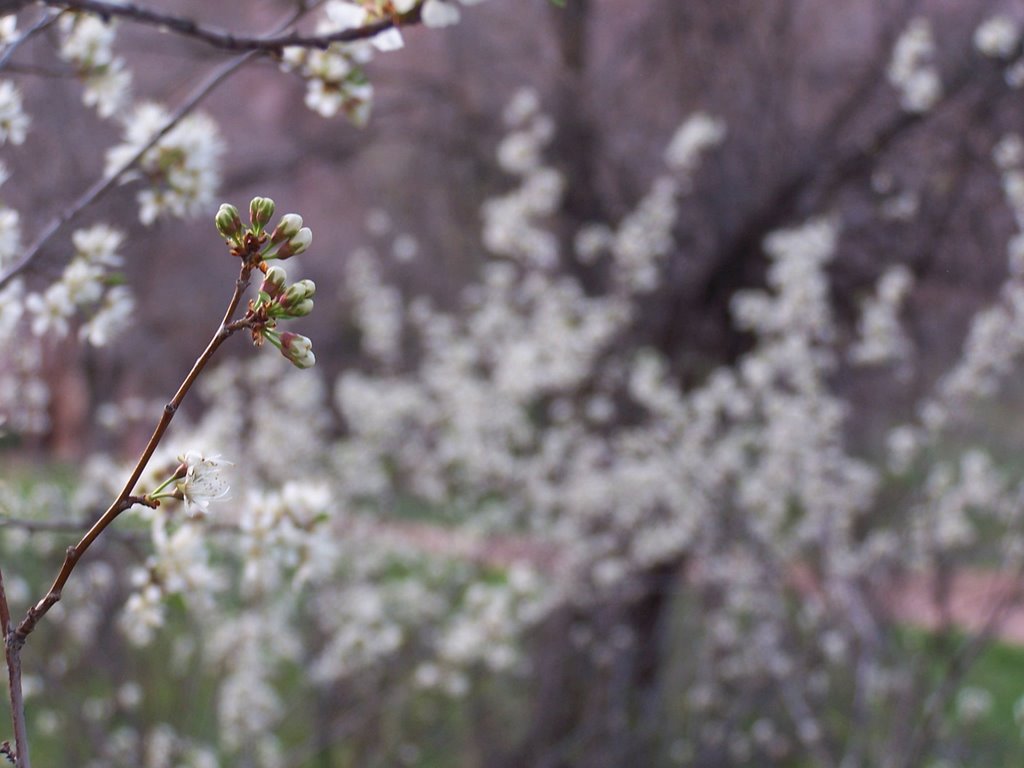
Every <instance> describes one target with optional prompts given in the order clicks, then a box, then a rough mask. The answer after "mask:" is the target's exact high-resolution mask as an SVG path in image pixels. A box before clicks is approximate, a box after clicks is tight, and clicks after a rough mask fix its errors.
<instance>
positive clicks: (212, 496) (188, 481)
mask: <svg viewBox="0 0 1024 768" xmlns="http://www.w3.org/2000/svg"><path fill="white" fill-rule="evenodd" d="M178 458H179V460H180V461H181V463H182V464H185V465H186V469H185V476H184V477H183V478H182V479H181V480H179V481H178V482H177V483H176V484H175V487H176V488H177V489H178V490H179V491H180V492H181V495H182V497H183V498H184V501H185V505H186V508H187V509H188V511H189V514H192V515H205V514H206V513H207V512H208V511H209V507H210V502H211V501H223V500H225V499H226V498H227V496H228V493H229V491H230V490H231V486H230V485H229V484H228V481H227V480H226V479H225V477H224V468H225V467H227V466H230V465H231V462H228V461H225V460H224V459H222V458H221V457H220V456H204V455H203V454H201V453H199V452H198V451H189V452H188V453H186V454H184V455H183V456H179V457H178Z"/></svg>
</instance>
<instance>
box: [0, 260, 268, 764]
mask: <svg viewBox="0 0 1024 768" xmlns="http://www.w3.org/2000/svg"><path fill="white" fill-rule="evenodd" d="M251 270H252V266H251V265H249V264H243V265H242V268H241V271H240V273H239V276H238V280H237V281H236V282H235V289H234V292H233V293H232V294H231V300H230V301H229V302H228V307H227V309H226V310H225V312H224V318H223V319H222V320H221V322H220V326H219V327H218V328H217V332H216V333H214V334H213V338H211V339H210V341H209V343H208V344H207V345H206V349H204V350H203V353H202V354H201V355H199V357H198V358H197V359H196V362H195V364H194V365H193V366H192V370H190V371H189V372H188V375H187V376H186V377H185V380H184V381H182V383H181V385H180V386H179V387H178V391H177V392H175V393H174V397H172V398H171V399H170V401H169V402H168V403H167V405H165V406H164V410H163V413H162V414H161V415H160V421H159V422H157V425H156V429H154V430H153V434H152V436H151V437H150V438H149V442H148V443H147V444H146V447H145V449H144V450H143V451H142V455H141V456H139V460H138V461H137V462H136V463H135V469H133V470H132V473H131V476H130V477H129V478H128V480H127V482H126V483H125V484H124V487H123V488H122V489H121V493H119V494H118V496H117V498H116V499H114V502H113V503H112V504H111V505H110V507H109V508H108V509H107V511H106V512H104V513H103V514H102V515H101V516H100V518H99V519H98V520H97V521H96V522H95V523H93V525H92V527H91V528H90V529H89V530H88V531H86V532H85V535H83V536H82V538H81V539H80V540H79V542H78V543H77V544H75V545H73V546H70V547H68V549H67V553H66V554H65V556H64V563H63V565H61V568H60V571H59V572H58V573H57V577H56V578H55V579H54V581H53V584H52V585H51V586H50V589H49V590H48V591H47V593H46V594H45V595H44V596H43V597H42V598H41V599H40V600H39V601H38V602H37V603H36V604H35V605H33V606H32V607H31V608H29V609H28V612H27V613H26V614H25V618H23V619H22V620H21V623H20V624H19V625H18V628H17V629H16V630H14V631H13V632H12V633H10V634H9V636H8V641H7V645H8V647H9V648H13V649H14V650H15V651H18V650H20V649H21V647H22V646H23V645H24V644H25V640H26V639H27V638H28V636H29V635H30V634H31V633H32V630H34V629H35V627H36V624H38V623H39V620H40V619H41V618H43V616H45V615H46V614H47V612H48V611H49V610H50V609H51V608H52V607H53V606H54V605H56V603H57V602H58V601H59V600H60V596H61V592H62V591H63V589H64V585H65V584H67V581H68V579H69V578H70V576H71V573H72V571H74V569H75V566H76V565H77V564H78V561H79V560H81V559H82V556H83V555H84V554H85V553H86V551H87V550H88V549H89V547H90V546H91V545H92V543H93V542H94V541H95V540H96V539H97V538H98V537H99V536H100V534H102V533H103V531H104V530H106V529H107V527H108V526H109V525H110V524H111V523H113V522H114V520H116V519H117V517H118V516H119V515H120V514H121V513H122V512H124V511H125V510H126V509H129V508H130V507H133V506H135V505H136V504H146V505H147V506H155V504H156V503H155V502H152V501H149V500H147V499H146V498H145V497H138V496H132V495H131V493H132V490H134V488H135V484H136V483H138V481H139V478H140V477H142V473H143V472H144V471H145V470H146V466H147V465H148V464H149V460H150V459H151V458H152V457H153V453H154V452H155V451H156V449H157V446H159V445H160V441H161V440H162V439H163V436H164V433H166V432H167V428H168V427H169V426H170V424H171V420H172V419H173V418H174V414H175V413H177V411H178V407H179V406H180V405H181V403H182V401H183V400H184V399H185V395H187V394H188V391H189V389H191V388H192V384H193V383H195V380H196V379H197V378H198V377H199V374H201V373H202V372H203V369H204V368H206V364H207V363H209V362H210V358H212V357H213V355H214V353H215V352H216V351H217V349H218V348H219V347H220V345H221V344H223V343H224V342H225V341H226V340H227V339H228V338H229V337H230V336H231V335H233V334H234V333H236V332H237V331H238V330H239V329H240V328H241V327H244V326H243V325H241V324H240V323H241V322H242V321H239V322H236V323H232V322H231V318H232V317H233V316H234V314H235V311H236V310H237V309H238V304H239V302H240V301H241V299H242V294H243V293H244V292H245V289H246V288H247V287H248V285H249V274H250V272H251ZM19 768H20V767H19Z"/></svg>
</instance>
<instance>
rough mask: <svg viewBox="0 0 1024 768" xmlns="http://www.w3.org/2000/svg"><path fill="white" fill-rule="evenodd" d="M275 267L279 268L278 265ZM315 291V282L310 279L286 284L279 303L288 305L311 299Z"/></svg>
mask: <svg viewBox="0 0 1024 768" xmlns="http://www.w3.org/2000/svg"><path fill="white" fill-rule="evenodd" d="M277 269H280V267H277ZM268 274H269V273H268ZM315 293H316V283H314V282H313V281H312V280H299V282H297V283H295V284H293V285H289V286H288V290H287V291H285V292H284V296H283V297H282V298H281V303H282V304H284V305H285V306H287V307H290V306H292V305H294V304H298V303H299V302H300V301H305V300H306V299H312V298H313V295H314V294H315Z"/></svg>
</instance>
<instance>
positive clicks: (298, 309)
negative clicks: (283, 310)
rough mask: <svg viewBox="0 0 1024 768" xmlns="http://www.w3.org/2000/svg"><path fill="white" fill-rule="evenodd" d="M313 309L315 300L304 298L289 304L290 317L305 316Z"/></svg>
mask: <svg viewBox="0 0 1024 768" xmlns="http://www.w3.org/2000/svg"><path fill="white" fill-rule="evenodd" d="M312 311H313V300H312V299H303V300H302V301H300V302H298V303H296V304H289V305H288V316H289V317H305V316H306V315H308V314H309V313H310V312H312Z"/></svg>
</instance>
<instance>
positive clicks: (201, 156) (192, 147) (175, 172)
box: [106, 102, 224, 224]
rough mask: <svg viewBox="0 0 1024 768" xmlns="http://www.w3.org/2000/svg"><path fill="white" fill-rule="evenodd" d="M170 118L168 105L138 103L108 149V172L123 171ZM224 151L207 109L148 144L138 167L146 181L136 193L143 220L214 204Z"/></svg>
mask: <svg viewBox="0 0 1024 768" xmlns="http://www.w3.org/2000/svg"><path fill="white" fill-rule="evenodd" d="M170 119H171V116H170V114H169V113H168V112H167V110H166V109H164V107H162V106H161V105H159V104H155V103H152V102H148V103H144V104H140V105H139V106H137V107H136V108H135V109H134V110H133V111H132V112H131V113H130V114H129V115H128V116H126V118H125V121H124V141H123V143H122V144H119V145H117V146H115V147H113V148H112V149H110V150H108V151H107V158H106V161H107V162H106V173H107V174H108V175H111V174H113V173H117V172H119V171H121V170H122V169H123V168H124V167H125V166H127V165H128V163H129V161H130V160H131V159H132V158H133V157H134V156H135V155H136V154H138V152H139V151H140V150H141V149H142V147H143V146H145V145H146V144H148V143H149V142H150V140H151V139H152V138H153V136H154V135H156V134H158V133H159V132H161V131H163V130H164V129H165V128H166V127H167V125H168V124H169V121H170ZM223 152H224V144H223V141H222V140H221V137H220V133H219V130H218V128H217V124H216V123H215V122H214V121H213V119H212V118H210V117H209V116H207V115H205V114H201V113H200V114H192V115H189V116H188V117H186V118H184V119H183V120H181V121H180V122H179V123H177V124H176V125H175V126H174V127H173V128H171V129H170V130H169V131H167V133H166V134H165V135H164V136H162V137H161V138H160V140H159V141H158V142H157V143H156V146H154V147H151V148H150V149H148V150H147V151H146V152H145V153H144V154H143V156H142V158H141V160H140V161H139V163H138V169H139V170H138V172H137V173H135V174H134V175H133V176H129V177H127V178H142V179H143V180H144V181H145V182H146V184H147V185H148V186H147V188H146V189H144V190H142V191H141V192H139V194H138V201H139V219H140V220H141V221H142V223H143V224H152V223H153V222H154V221H156V219H157V218H158V217H160V216H163V215H166V214H170V215H173V216H178V217H185V216H189V215H193V214H195V213H197V212H198V211H200V210H202V209H203V208H205V207H208V206H210V205H212V203H213V198H214V193H215V192H216V189H217V185H218V184H219V183H220V158H221V155H222V154H223Z"/></svg>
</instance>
